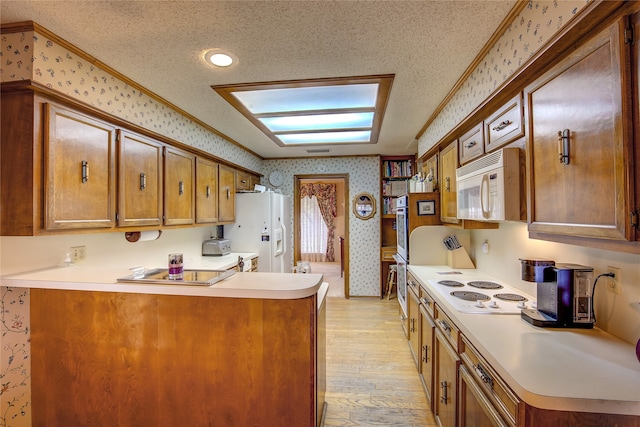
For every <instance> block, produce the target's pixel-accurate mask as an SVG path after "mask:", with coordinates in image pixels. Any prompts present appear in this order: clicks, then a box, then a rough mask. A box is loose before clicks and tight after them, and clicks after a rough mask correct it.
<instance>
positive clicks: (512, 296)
mask: <svg viewBox="0 0 640 427" xmlns="http://www.w3.org/2000/svg"><path fill="white" fill-rule="evenodd" d="M494 297H495V298H498V299H501V300H504V301H518V302H519V301H529V300H528V299H527V298H525V297H523V296H522V295H518V294H495V295H494Z"/></svg>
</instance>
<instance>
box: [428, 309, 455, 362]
mask: <svg viewBox="0 0 640 427" xmlns="http://www.w3.org/2000/svg"><path fill="white" fill-rule="evenodd" d="M433 311H434V316H433V319H434V320H435V321H436V325H437V326H438V329H440V331H442V334H443V335H444V336H445V337H446V338H447V341H449V343H450V344H451V346H452V347H453V348H454V349H455V350H456V351H458V349H459V345H458V340H459V337H460V330H459V329H458V327H457V326H456V325H455V323H453V321H452V320H451V319H450V318H449V316H447V315H446V314H445V313H444V312H443V311H442V309H441V308H440V307H439V306H438V304H434V310H433Z"/></svg>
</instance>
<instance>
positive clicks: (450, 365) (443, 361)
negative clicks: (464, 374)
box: [433, 329, 460, 427]
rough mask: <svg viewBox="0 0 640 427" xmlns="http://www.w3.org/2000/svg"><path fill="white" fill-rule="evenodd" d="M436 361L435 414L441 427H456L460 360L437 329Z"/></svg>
mask: <svg viewBox="0 0 640 427" xmlns="http://www.w3.org/2000/svg"><path fill="white" fill-rule="evenodd" d="M435 360H436V366H435V378H434V380H435V382H434V384H435V386H434V389H435V390H434V397H435V398H434V403H433V413H434V415H435V417H436V421H438V425H439V426H440V427H455V426H456V413H457V410H456V407H457V406H456V405H457V389H458V386H457V384H458V366H459V365H460V358H459V357H458V354H457V353H456V352H455V351H454V350H453V349H452V348H451V346H450V345H449V344H448V343H447V339H446V338H445V336H444V335H442V333H441V332H440V331H439V330H437V329H436V337H435Z"/></svg>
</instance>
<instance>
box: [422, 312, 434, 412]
mask: <svg viewBox="0 0 640 427" xmlns="http://www.w3.org/2000/svg"><path fill="white" fill-rule="evenodd" d="M435 327H436V325H435V323H434V322H433V319H432V318H431V316H430V315H429V313H427V310H426V309H424V308H421V309H420V335H421V336H422V341H421V347H420V348H421V355H420V364H421V369H420V375H422V383H423V384H424V388H425V394H426V395H427V400H428V401H429V407H430V408H432V409H433V353H434V351H433V343H434V336H435Z"/></svg>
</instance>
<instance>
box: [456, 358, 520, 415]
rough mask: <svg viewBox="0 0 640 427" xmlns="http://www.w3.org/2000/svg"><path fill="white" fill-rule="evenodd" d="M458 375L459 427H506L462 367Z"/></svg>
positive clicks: (462, 366)
mask: <svg viewBox="0 0 640 427" xmlns="http://www.w3.org/2000/svg"><path fill="white" fill-rule="evenodd" d="M459 373H460V403H459V414H458V419H459V423H458V425H459V427H467V426H468V427H507V426H508V424H506V423H505V422H504V421H503V420H502V418H501V417H500V414H498V412H497V411H496V410H495V408H494V407H493V406H492V404H491V402H490V401H489V400H488V399H487V397H486V396H485V395H484V394H483V392H482V390H481V389H480V387H479V386H478V385H477V384H476V383H475V381H474V380H473V377H472V376H471V374H470V373H469V371H468V370H467V368H466V367H465V366H464V365H461V366H460V372H459Z"/></svg>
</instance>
